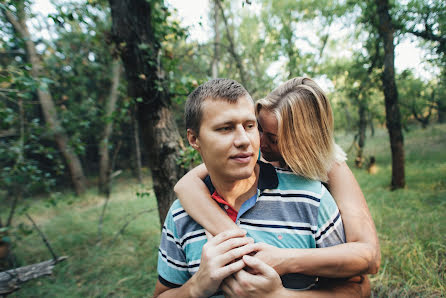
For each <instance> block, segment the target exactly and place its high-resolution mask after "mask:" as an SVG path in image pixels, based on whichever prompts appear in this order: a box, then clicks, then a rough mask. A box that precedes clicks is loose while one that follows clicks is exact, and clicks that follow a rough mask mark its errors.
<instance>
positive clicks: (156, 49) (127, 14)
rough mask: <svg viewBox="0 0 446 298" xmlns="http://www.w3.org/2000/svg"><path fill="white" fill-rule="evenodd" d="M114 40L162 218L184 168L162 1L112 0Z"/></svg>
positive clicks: (110, 2)
mask: <svg viewBox="0 0 446 298" xmlns="http://www.w3.org/2000/svg"><path fill="white" fill-rule="evenodd" d="M109 4H110V8H111V15H112V40H113V41H114V43H115V44H116V46H117V50H118V51H119V53H120V56H121V60H122V62H123V65H124V69H125V76H126V79H127V82H128V86H127V92H128V94H129V96H130V97H132V98H134V99H135V100H136V102H137V117H138V122H139V125H140V128H141V133H142V139H143V141H144V143H145V148H146V150H147V152H148V157H149V163H150V166H151V170H152V179H153V188H154V190H155V194H156V197H157V202H158V210H159V216H160V221H161V222H163V221H164V218H165V215H166V214H167V211H168V209H169V207H170V205H171V203H172V202H173V201H174V199H175V195H174V192H173V187H174V185H175V183H176V182H177V180H178V179H179V178H180V177H181V176H182V174H183V171H182V170H181V167H180V166H179V165H178V164H177V160H178V159H179V157H180V149H181V148H182V147H184V146H183V144H182V140H181V137H180V134H179V132H178V128H177V125H176V123H175V120H174V117H173V115H172V112H171V111H170V107H171V102H170V97H169V94H168V93H167V88H166V85H165V84H166V80H165V77H164V73H163V72H162V69H161V66H160V65H159V59H158V58H159V54H160V47H161V46H160V45H161V40H162V39H163V36H165V30H168V28H166V27H167V23H166V17H167V9H166V8H165V7H164V5H163V3H162V1H155V0H154V1H145V0H134V1H130V0H109Z"/></svg>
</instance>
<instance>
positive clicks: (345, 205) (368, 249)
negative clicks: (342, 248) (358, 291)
mask: <svg viewBox="0 0 446 298" xmlns="http://www.w3.org/2000/svg"><path fill="white" fill-rule="evenodd" d="M328 178H329V182H328V183H329V189H330V193H331V194H332V196H333V197H334V199H335V201H336V204H337V205H338V208H339V211H340V212H341V216H342V221H343V222H344V230H345V235H346V238H347V243H348V244H352V247H351V248H350V251H351V252H350V253H352V254H358V255H362V258H363V261H365V262H366V263H367V264H368V266H367V268H366V270H365V271H364V272H363V273H368V274H375V273H376V272H378V269H379V266H380V263H381V252H380V249H379V240H378V235H377V234H376V228H375V224H374V222H373V219H372V216H371V215H370V211H369V208H368V207H367V202H366V200H365V198H364V195H363V194H362V191H361V188H360V187H359V184H358V182H357V181H356V179H355V177H354V176H353V173H352V171H351V170H350V168H349V167H348V165H347V164H346V163H345V162H342V163H339V164H338V163H336V164H335V165H334V166H333V168H332V169H331V170H330V172H329V173H328ZM353 244H355V245H353Z"/></svg>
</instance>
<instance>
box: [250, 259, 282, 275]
mask: <svg viewBox="0 0 446 298" xmlns="http://www.w3.org/2000/svg"><path fill="white" fill-rule="evenodd" d="M243 261H244V262H245V264H246V265H247V266H248V267H250V268H252V269H254V270H255V271H257V272H258V273H259V274H261V275H265V276H271V277H272V276H275V275H277V272H276V271H275V270H274V269H273V268H272V267H270V266H268V265H267V264H266V263H264V262H263V261H262V260H260V259H259V258H256V257H251V256H248V255H244V256H243Z"/></svg>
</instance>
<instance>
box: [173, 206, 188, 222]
mask: <svg viewBox="0 0 446 298" xmlns="http://www.w3.org/2000/svg"><path fill="white" fill-rule="evenodd" d="M181 211H184V209H183V208H177V209H175V210H172V218H173V221H177V220H179V219H181V218H183V217H186V216H188V215H189V214H187V212H183V213H181V214H178V215H174V214H176V213H178V212H181Z"/></svg>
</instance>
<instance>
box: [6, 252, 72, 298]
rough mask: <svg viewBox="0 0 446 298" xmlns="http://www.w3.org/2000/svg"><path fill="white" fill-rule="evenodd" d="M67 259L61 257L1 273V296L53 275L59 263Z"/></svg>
mask: <svg viewBox="0 0 446 298" xmlns="http://www.w3.org/2000/svg"><path fill="white" fill-rule="evenodd" d="M66 259H67V257H60V258H57V259H53V260H48V261H45V262H41V263H37V264H32V265H28V266H23V267H19V268H15V269H11V270H8V271H5V272H0V295H7V294H10V293H12V292H15V291H17V290H19V289H20V286H21V285H22V284H24V283H25V282H27V281H29V280H32V279H35V278H39V277H41V276H44V275H51V274H52V273H53V268H54V266H55V265H56V264H57V263H60V262H62V261H64V260H66Z"/></svg>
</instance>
